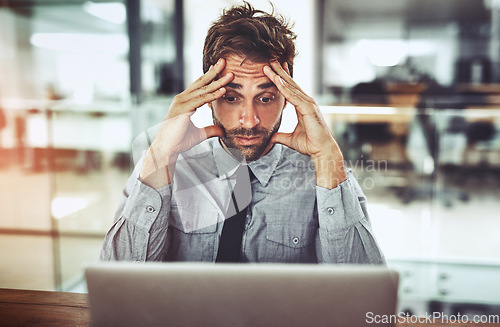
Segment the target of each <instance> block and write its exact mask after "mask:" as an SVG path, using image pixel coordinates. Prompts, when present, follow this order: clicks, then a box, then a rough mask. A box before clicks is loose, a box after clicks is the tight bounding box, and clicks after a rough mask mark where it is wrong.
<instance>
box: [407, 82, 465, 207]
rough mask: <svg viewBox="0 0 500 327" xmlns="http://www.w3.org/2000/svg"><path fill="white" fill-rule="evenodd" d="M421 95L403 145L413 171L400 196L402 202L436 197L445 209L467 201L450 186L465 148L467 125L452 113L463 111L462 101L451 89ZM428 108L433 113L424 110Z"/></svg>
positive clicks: (461, 160) (455, 187) (457, 172)
mask: <svg viewBox="0 0 500 327" xmlns="http://www.w3.org/2000/svg"><path fill="white" fill-rule="evenodd" d="M436 94H440V95H436ZM422 96H423V97H422V99H421V102H420V104H419V113H418V114H417V115H416V116H415V119H414V120H413V122H412V123H411V125H410V129H409V136H408V141H407V145H406V152H407V156H408V159H409V160H410V162H411V164H412V166H413V171H412V173H410V174H409V176H408V179H409V182H408V186H407V187H406V188H405V189H404V190H403V192H402V193H400V195H401V197H402V199H403V202H405V203H409V202H411V201H413V200H416V199H422V198H424V199H427V198H430V199H434V198H439V199H440V200H441V201H442V203H443V205H445V206H447V207H449V206H451V205H452V203H453V200H454V199H459V200H461V201H467V200H468V199H469V195H468V194H467V192H465V191H463V190H462V189H461V188H459V187H457V186H454V185H450V184H453V179H454V178H455V176H457V175H458V174H460V170H461V167H462V164H463V156H464V153H465V149H466V146H467V144H466V130H467V122H466V120H465V118H464V117H463V115H462V114H461V113H457V111H456V110H457V109H462V108H463V104H462V99H461V98H460V97H459V95H457V94H456V93H454V91H453V90H450V89H446V88H440V87H439V86H436V87H435V88H430V91H429V93H427V94H423V95H422ZM428 108H429V109H430V108H432V109H433V112H432V113H431V112H428V111H426V109H428ZM445 109H454V110H452V111H451V112H450V111H448V110H445Z"/></svg>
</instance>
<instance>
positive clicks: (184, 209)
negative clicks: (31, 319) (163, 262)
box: [167, 205, 219, 261]
mask: <svg viewBox="0 0 500 327" xmlns="http://www.w3.org/2000/svg"><path fill="white" fill-rule="evenodd" d="M218 219H219V213H218V211H217V210H216V209H215V208H213V207H211V206H203V207H200V206H196V205H193V206H179V205H172V207H171V215H170V219H169V247H168V251H167V260H168V261H214V260H215V259H214V258H215V253H216V251H215V246H216V245H217V242H216V241H217V239H218V237H217V235H218V233H217V226H218V223H217V222H218Z"/></svg>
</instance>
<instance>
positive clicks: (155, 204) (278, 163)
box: [101, 138, 384, 264]
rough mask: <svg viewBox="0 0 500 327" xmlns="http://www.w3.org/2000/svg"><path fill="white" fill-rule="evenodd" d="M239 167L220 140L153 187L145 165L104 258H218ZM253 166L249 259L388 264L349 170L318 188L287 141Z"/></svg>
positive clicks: (245, 245) (246, 242)
mask: <svg viewBox="0 0 500 327" xmlns="http://www.w3.org/2000/svg"><path fill="white" fill-rule="evenodd" d="M241 164H242V163H240V162H238V161H237V160H236V159H234V158H233V157H232V156H230V155H229V154H228V153H227V152H226V151H225V150H224V149H223V148H222V147H221V145H220V143H219V140H218V139H217V138H212V139H209V140H206V141H204V142H202V143H201V144H199V145H197V146H195V147H194V148H192V149H191V150H189V151H187V152H185V153H184V154H182V155H181V156H179V159H178V161H177V164H176V168H175V176H174V178H173V181H172V183H171V184H170V185H167V186H165V187H163V188H160V189H158V190H155V189H152V188H150V187H148V186H147V185H145V184H143V183H142V182H141V181H140V180H139V179H138V175H139V173H140V171H141V169H142V163H141V162H139V163H138V164H137V166H136V168H135V170H134V173H133V174H132V176H131V177H130V179H129V180H128V181H127V184H126V186H125V189H124V192H123V196H122V198H121V201H120V205H119V207H118V210H117V214H116V217H115V219H116V221H115V223H114V225H113V226H112V227H111V229H110V230H109V232H108V233H107V235H106V237H105V240H104V244H103V248H102V252H101V260H133V261H209V262H210V261H212V262H213V261H215V258H216V256H217V251H218V247H219V240H220V235H221V232H222V228H223V225H224V219H225V217H226V216H230V214H228V211H229V212H230V211H231V209H230V208H231V191H232V187H234V176H232V175H233V174H234V172H235V171H236V169H237V167H238V166H239V165H241ZM248 166H249V168H250V169H251V170H252V173H253V174H254V175H255V177H256V178H255V179H252V181H251V182H250V180H249V183H251V192H252V198H251V202H250V204H249V206H248V210H247V217H246V225H245V230H244V233H243V240H242V246H241V255H240V258H241V261H244V262H288V263H306V262H324V263H372V264H382V263H384V256H383V254H382V252H381V250H380V248H379V247H378V245H377V242H376V241H375V237H374V235H373V231H372V228H371V225H370V222H369V219H368V212H367V209H366V198H365V195H364V194H363V192H362V190H361V188H360V187H359V185H358V183H357V182H356V180H355V178H354V177H353V176H352V173H351V172H350V171H349V172H348V179H347V180H346V181H344V182H343V183H341V184H340V185H339V186H338V187H336V188H334V189H332V190H328V189H326V188H323V187H319V186H317V185H316V175H315V171H314V165H313V163H312V160H311V158H310V157H308V156H304V155H302V154H300V153H298V152H296V151H294V150H292V149H290V148H288V147H285V146H282V145H279V144H276V145H275V146H274V147H273V148H272V150H271V151H270V152H269V153H268V154H266V155H265V156H263V157H262V158H260V159H258V160H256V161H252V162H250V163H249V164H248ZM245 205H246V204H245ZM241 207H242V206H240V208H241Z"/></svg>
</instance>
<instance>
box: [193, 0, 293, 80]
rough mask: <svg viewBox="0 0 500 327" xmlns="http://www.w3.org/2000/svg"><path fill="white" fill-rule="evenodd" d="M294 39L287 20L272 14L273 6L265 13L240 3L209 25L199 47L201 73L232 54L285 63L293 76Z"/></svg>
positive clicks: (255, 59)
mask: <svg viewBox="0 0 500 327" xmlns="http://www.w3.org/2000/svg"><path fill="white" fill-rule="evenodd" d="M296 37H297V36H296V35H295V33H293V32H292V31H291V26H290V24H289V23H288V22H287V20H286V19H285V18H284V17H283V16H282V15H277V16H275V15H274V7H273V10H272V12H271V13H270V14H269V13H267V12H264V11H262V10H257V9H255V8H254V7H253V6H252V5H251V4H249V3H248V2H246V1H244V4H243V5H241V6H237V7H236V6H235V7H232V8H230V9H229V10H224V11H223V12H222V15H221V16H220V17H219V19H218V20H217V21H215V22H214V23H212V25H211V26H210V29H209V30H208V33H207V36H206V38H205V45H204V47H203V72H204V73H206V72H207V71H208V69H209V68H210V65H214V64H215V63H216V62H217V60H219V58H222V57H226V56H228V55H233V54H234V55H239V56H242V57H243V58H245V60H247V59H248V60H251V61H254V62H259V63H263V62H269V61H270V60H272V59H275V60H278V61H279V62H280V63H283V62H287V63H288V68H289V70H290V74H292V76H293V60H294V58H295V56H296V53H295V44H294V41H295V38H296Z"/></svg>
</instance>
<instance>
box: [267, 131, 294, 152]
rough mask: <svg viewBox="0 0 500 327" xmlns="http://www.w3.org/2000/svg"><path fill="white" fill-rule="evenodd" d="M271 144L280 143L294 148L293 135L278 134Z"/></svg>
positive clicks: (274, 136)
mask: <svg viewBox="0 0 500 327" xmlns="http://www.w3.org/2000/svg"><path fill="white" fill-rule="evenodd" d="M271 143H273V144H274V143H280V144H283V145H286V146H287V147H289V148H292V149H293V147H292V133H276V134H274V135H273V137H272V138H271Z"/></svg>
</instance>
